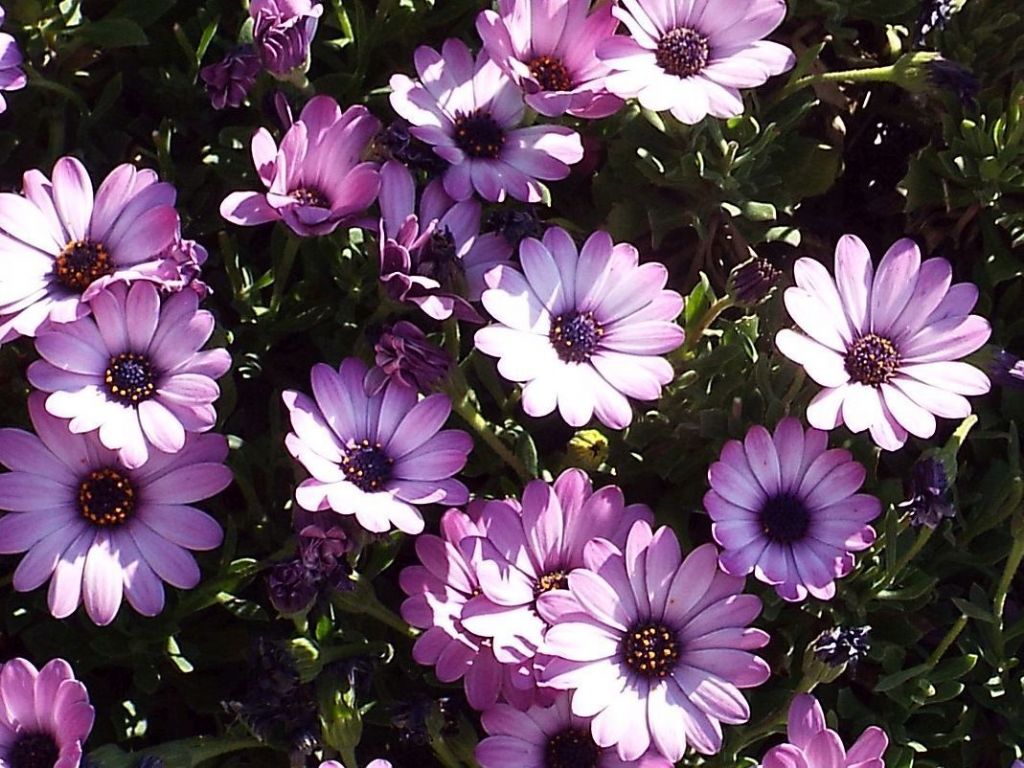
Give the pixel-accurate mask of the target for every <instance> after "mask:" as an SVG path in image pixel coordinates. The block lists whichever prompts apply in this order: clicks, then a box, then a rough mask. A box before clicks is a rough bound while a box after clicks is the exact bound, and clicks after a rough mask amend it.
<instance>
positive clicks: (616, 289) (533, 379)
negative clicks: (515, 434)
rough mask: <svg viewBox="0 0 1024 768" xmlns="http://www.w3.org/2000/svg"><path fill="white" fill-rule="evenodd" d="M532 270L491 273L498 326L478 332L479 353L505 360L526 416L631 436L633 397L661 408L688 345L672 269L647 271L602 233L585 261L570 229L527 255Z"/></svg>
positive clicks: (489, 301) (525, 250)
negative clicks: (672, 358) (674, 359)
mask: <svg viewBox="0 0 1024 768" xmlns="http://www.w3.org/2000/svg"><path fill="white" fill-rule="evenodd" d="M519 258H520V261H521V262H522V265H523V271H522V272H519V271H518V270H516V269H513V268H512V267H504V266H502V267H497V268H495V269H493V270H492V271H491V272H489V273H488V274H487V284H488V286H489V288H488V290H486V291H484V294H483V304H484V307H485V308H486V309H487V311H488V312H489V313H490V314H491V316H492V317H493V318H494V319H495V320H497V321H498V322H497V323H495V324H493V325H490V326H488V327H486V328H482V329H480V330H479V331H477V332H476V337H475V340H476V346H477V348H478V349H480V351H481V352H483V353H484V354H488V355H491V356H493V357H497V358H500V359H499V360H498V371H499V372H500V373H501V375H502V376H504V377H505V378H506V379H508V380H510V381H518V382H523V383H524V387H523V410H525V411H526V412H527V413H528V414H529V415H531V416H546V415H547V414H549V413H551V412H552V411H554V410H555V408H556V407H557V408H558V411H559V413H560V414H561V415H562V418H563V419H565V421H566V423H568V424H569V425H570V426H573V427H581V426H583V425H584V424H586V423H587V422H588V421H590V417H591V416H592V415H595V414H596V415H597V418H598V419H600V420H601V421H602V422H603V423H605V424H607V425H608V426H609V427H612V428H614V429H622V428H623V427H625V426H626V425H628V424H629V423H630V421H632V419H633V409H632V408H631V407H630V404H629V401H628V400H627V399H626V398H627V397H634V398H636V399H638V400H657V399H658V398H659V397H660V396H661V388H662V386H664V385H665V384H667V383H668V382H670V381H671V380H672V377H673V375H674V374H673V371H672V365H671V364H670V363H669V362H668V361H667V360H665V359H663V358H661V357H659V355H662V354H664V353H666V352H670V351H672V350H673V349H675V348H676V347H678V346H679V345H680V344H682V343H683V329H682V328H680V327H679V326H678V325H677V324H676V323H675V322H674V321H675V318H676V317H678V315H679V313H680V312H681V311H682V308H683V299H682V297H681V296H680V295H679V294H678V293H676V292H675V291H667V290H664V288H665V283H666V281H667V280H668V270H667V269H665V267H664V266H663V265H661V264H655V263H650V264H643V265H639V255H638V253H637V250H636V248H634V247H633V246H632V245H629V244H627V243H619V244H618V245H613V243H612V239H611V236H609V235H608V233H607V232H600V231H599V232H595V233H594V234H593V235H591V236H590V238H589V239H588V240H587V242H586V243H584V244H583V248H582V249H580V250H579V251H578V252H577V249H576V243H574V242H573V240H572V237H570V236H569V233H568V232H566V231H565V230H564V229H562V228H560V227H551V228H549V229H548V230H547V232H545V233H544V239H543V242H542V241H540V240H536V239H534V238H526V239H525V240H523V242H522V243H521V244H520V246H519Z"/></svg>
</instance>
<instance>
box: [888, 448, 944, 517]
mask: <svg viewBox="0 0 1024 768" xmlns="http://www.w3.org/2000/svg"><path fill="white" fill-rule="evenodd" d="M908 494H909V495H910V498H909V499H907V500H906V501H904V502H901V503H900V504H899V507H900V509H905V510H907V511H908V512H909V513H910V524H911V525H913V526H915V527H919V526H922V525H926V526H928V527H929V528H937V527H938V525H939V523H941V522H942V521H943V520H944V519H945V518H947V517H955V516H956V505H955V504H954V503H953V489H952V488H951V487H950V484H949V475H948V474H947V473H946V467H945V465H944V464H943V463H942V461H941V460H940V459H937V458H935V457H932V456H930V457H928V458H924V459H921V460H919V461H918V462H917V463H916V464H915V465H914V469H913V473H912V475H911V478H910V482H909V483H908Z"/></svg>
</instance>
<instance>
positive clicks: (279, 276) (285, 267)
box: [270, 235, 302, 313]
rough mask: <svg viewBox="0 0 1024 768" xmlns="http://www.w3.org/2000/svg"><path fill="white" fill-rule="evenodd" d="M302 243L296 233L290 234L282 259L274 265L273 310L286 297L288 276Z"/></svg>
mask: <svg viewBox="0 0 1024 768" xmlns="http://www.w3.org/2000/svg"><path fill="white" fill-rule="evenodd" d="M301 243H302V241H301V240H300V239H299V238H298V237H296V236H295V235H288V240H287V241H286V242H285V245H284V253H282V254H281V260H280V261H279V262H278V263H277V264H275V265H274V292H273V294H272V295H271V297H270V311H271V312H274V313H276V312H277V311H278V309H280V307H281V300H282V299H283V298H284V291H285V288H287V287H288V278H289V277H291V274H292V269H293V268H294V267H295V257H296V255H297V254H298V252H299V246H300V245H301Z"/></svg>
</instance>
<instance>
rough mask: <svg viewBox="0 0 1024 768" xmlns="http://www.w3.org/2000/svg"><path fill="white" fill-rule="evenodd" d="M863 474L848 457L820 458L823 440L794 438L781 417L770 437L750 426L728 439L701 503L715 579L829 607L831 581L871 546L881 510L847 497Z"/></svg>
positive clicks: (838, 452)
mask: <svg viewBox="0 0 1024 768" xmlns="http://www.w3.org/2000/svg"><path fill="white" fill-rule="evenodd" d="M865 474H866V473H865V470H864V467H863V466H862V465H860V464H859V463H857V462H856V461H854V460H853V457H852V456H851V455H850V452H849V451H845V450H842V449H833V450H828V435H826V434H825V433H824V432H820V431H818V430H817V429H808V430H807V432H806V433H804V429H803V427H802V426H801V425H800V422H799V421H798V420H797V419H795V418H793V417H791V416H790V417H787V418H785V419H783V420H782V421H780V422H779V425H778V426H777V427H776V428H775V434H774V436H773V435H771V434H769V433H768V430H767V429H765V428H764V427H762V426H755V427H751V429H750V431H749V432H747V436H746V439H744V441H743V442H742V443H741V442H740V441H739V440H730V441H729V442H728V443H726V444H725V447H724V448H722V454H721V456H720V457H719V459H718V461H716V462H715V463H714V464H712V465H711V468H710V469H709V470H708V482H709V483H710V485H711V490H710V491H708V492H707V494H705V496H704V507H705V509H707V511H708V514H709V515H710V516H711V519H712V520H713V521H714V523H713V525H712V526H711V530H712V534H713V535H714V537H715V541H717V542H718V543H719V544H720V545H721V546H722V548H723V551H722V553H721V555H719V558H718V560H719V564H720V565H721V566H722V570H724V571H725V572H726V573H730V574H732V575H733V576H746V575H747V574H748V573H750V572H751V571H753V573H754V575H755V576H756V577H757V578H758V579H759V580H760V581H763V582H764V583H765V584H771V585H772V586H774V587H775V591H776V592H778V593H779V596H780V597H782V598H783V599H784V600H790V601H799V600H804V599H806V598H807V593H808V592H809V593H810V594H812V595H813V596H814V597H816V598H818V599H819V600H831V599H832V598H833V597H835V594H836V585H835V580H836V579H840V578H842V577H844V576H846V575H847V574H849V573H850V571H852V570H853V566H854V564H855V560H854V556H853V553H854V552H860V551H862V550H865V549H867V548H868V547H870V546H871V545H872V544H873V543H874V541H875V531H874V529H873V528H872V527H871V526H870V525H868V523H869V522H871V521H872V520H874V519H875V518H876V517H878V515H879V514H881V512H882V503H881V502H880V501H879V500H878V499H876V498H875V497H874V496H869V495H867V494H864V493H858V492H857V491H859V490H860V487H861V486H862V485H863V484H864V476H865Z"/></svg>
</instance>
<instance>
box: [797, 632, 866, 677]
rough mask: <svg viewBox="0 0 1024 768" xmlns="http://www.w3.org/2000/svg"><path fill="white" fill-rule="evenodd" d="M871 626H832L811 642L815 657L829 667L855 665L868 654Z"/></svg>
mask: <svg viewBox="0 0 1024 768" xmlns="http://www.w3.org/2000/svg"><path fill="white" fill-rule="evenodd" d="M870 632H871V627H867V626H865V627H833V628H832V629H827V630H825V631H824V632H822V633H821V634H820V635H818V636H817V637H816V638H815V639H814V641H813V642H812V643H811V652H812V653H814V656H815V658H817V659H818V661H820V662H822V663H823V664H827V665H828V666H830V667H842V666H845V665H847V664H852V665H856V664H857V662H858V661H860V660H861V659H863V658H865V657H866V656H867V655H868V650H869V649H870V648H871V642H870V641H869V639H868V634H869V633H870Z"/></svg>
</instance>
